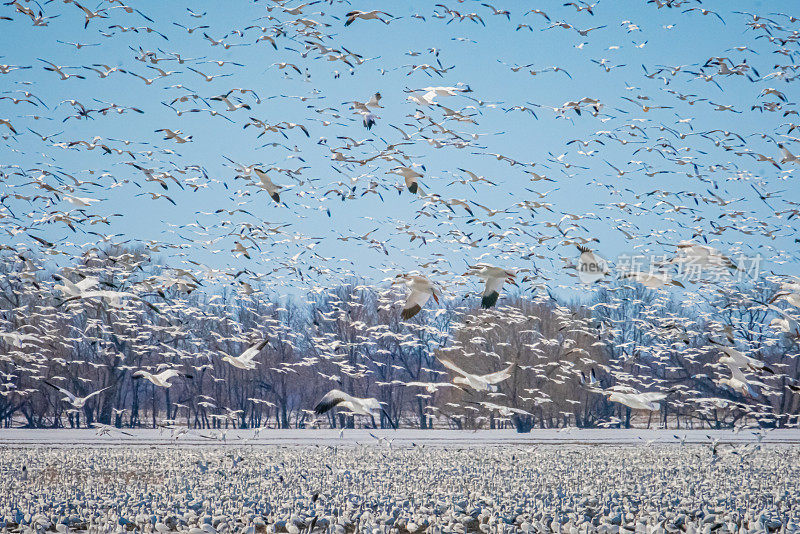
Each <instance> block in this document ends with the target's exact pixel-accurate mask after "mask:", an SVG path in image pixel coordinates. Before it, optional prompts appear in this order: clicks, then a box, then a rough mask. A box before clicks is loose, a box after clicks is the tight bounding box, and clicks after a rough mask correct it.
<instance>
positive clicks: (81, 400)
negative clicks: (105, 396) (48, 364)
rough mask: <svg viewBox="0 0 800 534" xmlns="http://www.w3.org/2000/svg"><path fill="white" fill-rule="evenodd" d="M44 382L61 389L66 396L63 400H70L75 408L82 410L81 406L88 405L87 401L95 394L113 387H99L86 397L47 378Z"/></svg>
mask: <svg viewBox="0 0 800 534" xmlns="http://www.w3.org/2000/svg"><path fill="white" fill-rule="evenodd" d="M44 383H45V384H47V385H48V386H50V387H51V388H55V389H57V390H58V391H60V392H61V393H63V394H64V398H63V399H61V400H62V401H64V402H68V403H70V404H72V406H73V407H74V408H75V409H78V410H80V409H81V408H83V407H84V406H85V405H86V401H88V400H89V399H91V398H92V397H94V396H95V395H99V394H100V393H102V392H103V391H105V390H107V389H108V388H110V387H111V386H107V387H104V388H103V389H98V390H97V391H95V392H94V393H89V394H88V395H86V396H85V397H78V396H77V395H75V394H73V393H71V392H69V391H67V390H66V389H64V388H61V387H58V386H56V385H54V384H51V383H50V382H48V381H47V380H45V381H44Z"/></svg>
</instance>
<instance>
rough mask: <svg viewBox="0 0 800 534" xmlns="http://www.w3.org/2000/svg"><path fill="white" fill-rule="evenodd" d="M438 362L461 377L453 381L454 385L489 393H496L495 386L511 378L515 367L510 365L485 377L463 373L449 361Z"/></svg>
mask: <svg viewBox="0 0 800 534" xmlns="http://www.w3.org/2000/svg"><path fill="white" fill-rule="evenodd" d="M439 361H440V362H441V363H442V365H444V366H445V367H447V368H448V369H450V370H451V371H454V372H456V373H458V374H460V375H461V376H457V377H455V378H454V379H453V383H454V384H456V385H461V386H469V387H471V388H472V389H474V390H475V391H489V392H496V391H497V384H499V383H500V382H502V381H503V380H507V379H509V378H511V372H512V371H513V370H514V366H515V365H516V364H514V363H512V364H511V365H509V366H508V367H506V368H505V369H502V370H500V371H496V372H494V373H489V374H485V375H474V374H471V373H468V372H466V371H464V370H463V369H461V368H460V367H459V366H457V365H456V364H454V363H453V362H451V361H450V360H442V359H440V360H439Z"/></svg>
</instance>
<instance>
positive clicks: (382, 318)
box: [0, 249, 800, 431]
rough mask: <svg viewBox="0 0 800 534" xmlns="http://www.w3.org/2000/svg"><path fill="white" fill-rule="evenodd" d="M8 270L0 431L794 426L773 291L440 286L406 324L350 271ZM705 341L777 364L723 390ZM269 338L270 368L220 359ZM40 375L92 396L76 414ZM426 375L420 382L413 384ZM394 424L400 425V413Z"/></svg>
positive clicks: (92, 265) (16, 261)
mask: <svg viewBox="0 0 800 534" xmlns="http://www.w3.org/2000/svg"><path fill="white" fill-rule="evenodd" d="M1 259H2V264H0V301H1V302H2V307H1V309H0V316H1V317H2V323H0V351H2V353H1V354H0V382H2V383H0V424H2V425H3V426H5V427H10V426H27V427H34V428H44V427H46V428H50V427H84V426H91V425H92V424H94V423H102V424H108V425H114V426H116V427H121V428H135V427H156V426H158V425H162V424H174V425H181V426H183V425H185V426H188V427H191V428H252V427H264V426H268V427H273V428H309V427H312V426H331V427H343V426H352V425H373V424H374V425H377V426H382V427H389V426H390V424H393V425H397V426H401V427H414V428H422V429H427V428H458V429H473V428H499V427H515V428H517V429H518V430H519V431H528V430H530V429H532V428H536V427H543V428H556V427H566V426H580V427H594V426H624V427H626V426H632V425H667V426H677V427H698V426H707V427H730V426H733V425H738V424H741V423H744V422H747V423H749V424H753V423H756V424H759V425H762V426H785V425H789V424H794V423H796V422H797V414H798V413H800V395H798V392H797V390H796V389H792V388H791V387H788V386H790V385H792V384H796V380H797V379H798V378H800V369H799V368H798V358H797V354H798V344H797V339H796V338H791V337H787V336H785V335H783V334H781V333H780V332H779V331H776V330H775V329H774V328H772V327H771V325H770V323H771V321H772V319H774V316H773V315H772V314H771V312H770V310H769V309H768V308H767V307H765V306H759V305H758V304H754V303H757V302H764V301H765V300H767V299H769V298H770V296H771V294H772V293H774V291H775V287H773V285H772V284H771V283H770V282H768V281H766V280H763V279H760V280H758V281H755V282H753V281H751V282H748V283H747V285H746V286H742V285H733V284H732V285H731V286H730V287H727V288H726V287H724V285H717V286H715V287H714V289H713V291H701V290H699V291H697V292H696V293H695V294H694V296H695V297H696V298H693V299H692V300H691V302H690V303H688V304H687V303H683V302H681V301H680V300H679V299H680V298H681V295H680V294H678V293H673V292H666V291H661V292H658V291H652V290H648V289H646V288H644V287H643V286H641V285H638V284H635V283H620V282H609V283H606V285H605V286H603V287H602V288H601V289H599V290H598V291H595V292H594V293H593V295H592V297H591V300H590V301H588V302H584V303H563V302H558V301H557V300H556V299H555V298H554V297H553V296H552V295H550V294H548V293H547V292H542V291H534V290H528V291H527V292H519V293H517V294H516V295H505V296H503V297H501V300H500V302H499V303H498V306H497V307H495V308H492V309H489V310H483V309H481V308H480V307H479V299H477V298H466V299H464V298H462V296H460V295H459V296H456V297H452V298H450V299H445V301H444V302H442V305H441V306H440V307H437V306H433V305H431V307H429V309H426V310H423V312H422V313H420V314H419V315H418V316H417V317H414V318H413V319H412V320H410V321H407V322H406V321H402V320H401V319H400V314H399V309H400V307H401V303H402V301H403V299H404V290H403V288H388V289H382V288H377V287H370V286H365V285H359V284H358V283H355V282H354V283H350V284H342V285H339V286H337V287H334V288H331V289H322V288H319V289H315V290H312V291H309V292H308V294H307V295H306V296H305V297H304V298H297V297H294V298H284V299H278V298H275V297H271V296H270V295H268V294H265V293H262V292H261V291H259V290H258V289H257V288H256V287H257V286H256V285H254V284H245V285H242V284H238V283H237V282H236V281H234V283H233V285H230V284H228V285H223V284H222V283H221V281H219V280H215V279H213V278H211V277H210V276H209V277H208V278H203V277H201V276H200V274H199V273H196V272H195V273H193V272H189V271H186V270H182V269H170V268H165V267H163V266H158V265H153V264H151V262H150V260H149V258H148V257H147V256H146V255H144V254H142V253H141V252H140V251H133V250H124V249H112V250H107V251H101V250H98V249H92V250H91V251H89V252H87V253H86V254H84V256H83V257H82V258H81V261H80V262H79V263H76V264H74V265H71V266H70V267H69V268H63V269H60V270H59V271H58V272H57V273H54V272H53V271H52V270H48V269H47V268H45V265H46V264H45V263H44V262H42V260H41V259H38V258H35V257H33V256H31V255H19V254H16V253H10V252H4V253H3V254H2V258H1ZM53 274H57V275H59V276H62V277H64V278H66V279H67V280H71V281H72V282H78V281H80V280H83V279H85V278H87V277H89V278H92V277H94V278H97V288H98V291H109V292H115V293H116V294H117V295H120V296H119V297H118V298H112V297H109V296H106V297H103V296H91V297H86V298H80V297H78V298H71V299H70V298H68V296H67V295H66V294H65V293H64V291H63V290H62V289H59V288H58V287H57V286H59V285H63V282H59V281H58V280H56V279H55V278H54V277H53ZM709 337H711V338H714V339H724V338H726V337H729V338H731V339H735V340H738V342H739V343H745V344H747V345H748V346H750V347H752V348H754V349H757V352H756V353H755V354H757V357H758V358H759V359H762V360H764V361H765V362H767V363H768V364H769V366H770V368H771V369H772V370H773V371H774V374H769V373H767V374H764V375H763V376H759V377H757V381H758V382H759V383H760V384H761V385H759V386H758V387H757V388H756V389H757V390H758V392H757V394H756V395H755V396H750V395H747V396H746V395H742V394H741V393H737V392H735V391H732V390H730V389H728V388H726V387H723V386H721V385H720V384H719V383H718V380H719V379H720V378H721V377H724V376H726V374H729V371H727V369H726V368H725V367H724V366H722V365H720V364H718V363H717V360H718V358H719V349H718V348H717V347H715V346H713V345H711V344H709V341H708V339H709ZM262 339H267V340H268V343H267V345H266V346H265V347H264V349H263V350H262V351H261V352H260V353H259V355H258V356H257V357H256V361H257V362H258V365H257V367H256V369H255V370H242V369H238V368H236V367H233V366H232V365H230V364H228V363H227V362H224V361H223V360H222V357H223V356H224V355H226V354H230V355H234V356H237V355H238V354H240V353H241V352H242V351H243V350H244V349H245V348H247V347H248V346H250V345H251V344H253V343H254V342H256V341H258V340H262ZM437 358H448V359H450V360H452V361H454V362H456V363H457V364H458V365H459V366H461V367H462V368H464V369H466V370H467V371H469V372H474V373H488V372H493V371H496V370H499V369H501V368H503V367H505V366H507V365H508V364H509V363H510V362H513V363H515V364H516V366H515V368H514V371H513V375H512V377H511V378H510V379H508V380H506V381H504V382H503V383H502V384H500V386H499V390H498V391H497V392H489V393H477V392H474V391H473V392H470V391H462V390H461V389H457V388H453V387H450V386H448V385H447V383H449V382H451V380H452V378H453V377H452V373H451V372H449V371H447V370H446V369H445V368H444V367H443V366H442V365H441V364H440V363H439V361H438V360H437ZM168 368H175V369H178V370H180V371H181V372H182V373H183V374H184V375H185V376H178V377H176V378H173V379H172V381H171V383H172V386H171V387H169V388H161V387H156V386H154V385H152V384H151V383H150V382H148V381H146V380H136V379H134V378H133V374H134V372H135V371H137V370H140V369H143V370H148V371H150V372H158V371H162V370H165V369H168ZM592 369H594V371H595V373H596V376H597V378H598V379H599V381H600V384H599V385H598V386H599V387H602V388H609V387H616V388H623V387H629V388H632V389H635V390H637V391H664V392H668V393H669V396H668V397H667V399H666V400H665V401H664V403H663V408H662V410H661V411H660V412H654V413H636V412H633V411H631V410H630V409H629V408H626V407H625V406H622V405H620V404H617V403H612V402H609V401H608V400H607V398H606V396H605V395H603V394H600V393H597V392H596V391H591V390H590V389H588V388H586V387H583V386H582V385H581V374H582V373H583V374H585V375H589V374H590V373H591V370H592ZM45 381H47V382H51V383H53V384H56V385H58V386H60V387H63V388H65V389H67V390H69V391H71V392H73V393H75V394H76V395H79V396H83V395H87V394H89V393H91V392H93V391H96V390H99V389H102V388H107V389H105V390H104V391H103V392H101V393H100V394H99V395H97V396H95V397H93V398H91V399H89V401H88V402H87V403H86V405H85V406H84V407H83V408H81V409H79V410H75V409H72V407H71V405H70V404H69V403H68V402H63V401H62V400H61V398H62V396H63V395H61V394H60V393H59V392H58V391H56V390H55V389H52V388H50V387H48V386H47V385H46V384H45ZM412 382H414V383H420V382H423V383H428V385H427V386H425V385H409V383H412ZM332 388H339V389H342V390H344V391H346V392H348V393H350V394H352V395H354V396H357V397H376V398H378V399H379V400H380V401H382V402H383V403H385V407H386V414H388V415H383V416H382V420H376V421H370V420H367V419H365V418H363V417H361V418H358V417H357V418H356V420H354V418H353V417H348V416H345V415H326V416H322V417H317V416H315V415H314V414H313V413H312V412H311V409H312V408H313V406H314V405H315V403H316V401H317V400H318V399H319V398H320V397H322V395H324V394H325V393H326V392H327V391H329V390H330V389H332ZM386 417H390V418H391V419H392V421H387V420H386Z"/></svg>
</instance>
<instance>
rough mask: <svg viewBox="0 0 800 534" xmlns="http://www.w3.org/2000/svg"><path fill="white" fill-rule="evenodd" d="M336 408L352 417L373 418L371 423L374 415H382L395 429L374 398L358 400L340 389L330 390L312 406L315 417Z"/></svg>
mask: <svg viewBox="0 0 800 534" xmlns="http://www.w3.org/2000/svg"><path fill="white" fill-rule="evenodd" d="M337 406H338V407H341V408H344V409H345V410H347V411H348V412H350V413H352V414H353V415H366V416H368V417H371V418H373V423H374V417H375V415H376V414H378V413H382V414H383V415H385V416H386V419H387V420H388V421H389V424H390V425H392V427H393V428H395V429H397V426H395V424H394V421H392V418H391V417H390V416H389V414H388V413H386V410H384V409H383V407H382V406H381V402H380V401H379V400H378V399H376V398H374V397H370V398H367V399H360V398H358V397H353V396H352V395H348V394H347V393H345V392H344V391H342V390H340V389H332V390H331V391H329V392H328V393H326V394H325V396H324V397H322V398H321V399H320V400H319V402H318V403H317V405H316V406H314V413H315V414H317V415H322V414H324V413H327V412H329V411H330V410H332V409H333V408H336V407H337Z"/></svg>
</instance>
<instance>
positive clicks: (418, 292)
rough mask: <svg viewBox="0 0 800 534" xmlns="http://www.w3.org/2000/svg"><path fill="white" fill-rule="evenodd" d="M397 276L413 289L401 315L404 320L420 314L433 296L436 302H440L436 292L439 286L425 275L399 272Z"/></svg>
mask: <svg viewBox="0 0 800 534" xmlns="http://www.w3.org/2000/svg"><path fill="white" fill-rule="evenodd" d="M397 278H398V279H403V280H405V281H406V286H408V288H409V289H410V290H411V292H410V293H409V294H408V297H407V298H406V302H405V304H404V305H403V311H402V312H401V313H400V317H402V319H403V320H404V321H407V320H409V319H411V318H412V317H414V316H415V315H416V314H418V313H419V312H420V310H421V309H422V307H423V306H424V305H425V303H426V302H428V300H429V299H430V298H431V297H433V300H435V301H436V304H439V297H438V295H437V294H436V293H437V292H438V291H439V288H438V287H437V286H436V284H434V283H433V282H431V281H430V280H428V279H427V278H425V277H424V276H421V275H416V274H399V275H397Z"/></svg>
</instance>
